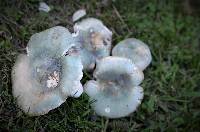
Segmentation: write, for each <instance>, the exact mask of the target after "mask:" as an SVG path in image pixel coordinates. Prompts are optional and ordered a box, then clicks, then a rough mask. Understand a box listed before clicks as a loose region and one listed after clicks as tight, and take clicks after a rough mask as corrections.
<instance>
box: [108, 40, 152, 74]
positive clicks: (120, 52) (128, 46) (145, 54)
mask: <svg viewBox="0 0 200 132" xmlns="http://www.w3.org/2000/svg"><path fill="white" fill-rule="evenodd" d="M112 55H113V56H119V57H125V58H129V59H131V60H132V61H133V62H134V63H135V65H136V66H137V67H138V68H139V69H141V70H144V69H145V68H146V67H147V66H148V65H149V64H150V63H151V60H152V57H151V52H150V50H149V47H148V46H147V45H146V44H145V43H143V42H142V41H140V40H138V39H135V38H128V39H125V40H123V41H121V42H119V43H118V44H117V45H116V46H115V47H114V48H113V50H112Z"/></svg>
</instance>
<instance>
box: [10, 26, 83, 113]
mask: <svg viewBox="0 0 200 132" xmlns="http://www.w3.org/2000/svg"><path fill="white" fill-rule="evenodd" d="M27 49H28V51H29V52H28V55H20V56H19V57H18V59H17V60H16V63H15V65H14V67H13V69H12V88H13V95H14V97H15V98H16V99H17V104H18V105H19V106H20V107H21V108H22V109H23V110H24V111H25V112H26V113H28V114H30V115H43V114H46V113H48V112H49V111H50V110H52V109H54V108H56V107H58V106H60V105H61V104H62V103H63V102H64V101H65V100H66V99H67V97H68V96H71V97H79V96H80V95H81V93H82V92H83V87H82V85H81V83H80V80H81V78H82V76H83V73H82V69H83V66H82V64H81V59H80V58H79V55H78V54H77V51H75V49H76V48H75V44H74V40H73V37H72V36H71V34H70V33H69V31H68V30H67V29H66V28H64V27H60V26H57V27H53V28H50V29H47V30H45V31H43V32H40V33H37V34H35V35H33V36H32V37H31V39H30V41H29V43H28V46H27ZM69 51H70V52H69Z"/></svg>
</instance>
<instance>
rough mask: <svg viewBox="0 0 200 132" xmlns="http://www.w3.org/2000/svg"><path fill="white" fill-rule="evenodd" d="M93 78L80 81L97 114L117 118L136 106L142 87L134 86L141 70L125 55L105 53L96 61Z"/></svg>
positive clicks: (139, 79) (138, 79)
mask: <svg viewBox="0 0 200 132" xmlns="http://www.w3.org/2000/svg"><path fill="white" fill-rule="evenodd" d="M93 75H94V77H95V78H96V80H90V81H88V82H86V84H85V85H84V90H85V92H86V94H88V96H89V97H90V100H91V101H92V100H94V102H93V103H92V107H93V109H94V110H95V112H96V113H97V114H98V115H101V116H105V117H109V118H119V117H124V116H127V115H129V114H130V113H132V112H133V111H135V110H136V108H137V107H138V105H139V104H140V103H141V100H142V99H143V88H142V87H140V86H138V85H139V84H140V83H141V82H142V80H143V78H144V75H143V72H142V71H141V70H140V69H138V68H137V67H136V65H135V64H134V63H133V62H132V61H131V60H130V59H127V58H122V57H113V56H109V57H105V58H103V59H101V60H99V61H98V62H97V66H96V69H95V71H94V74H93Z"/></svg>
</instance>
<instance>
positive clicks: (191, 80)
mask: <svg viewBox="0 0 200 132" xmlns="http://www.w3.org/2000/svg"><path fill="white" fill-rule="evenodd" d="M38 2H39V0H36V1H35V0H17V1H14V0H10V1H6V0H5V1H3V0H1V1H0V23H1V24H0V77H1V78H0V79H1V81H0V129H1V130H11V131H25V130H29V131H170V132H171V131H198V130H200V103H199V102H200V35H199V34H200V18H199V16H193V15H185V14H184V13H183V12H182V11H181V8H182V4H181V3H179V2H178V1H175V0H170V1H168V0H162V1H159V0H143V1H140V0H131V1H129V0H123V1H120V0H115V1H113V2H110V3H109V2H108V3H105V1H104V3H102V2H101V1H95V0H94V1H90V2H88V1H86V0H80V1H79V0H75V1H72V0H71V1H64V0H62V1H56V0H50V1H48V2H47V3H48V4H49V5H50V6H51V8H52V11H50V12H49V13H44V12H38ZM80 8H85V9H86V10H87V13H88V16H92V17H96V18H99V19H101V20H102V21H103V22H104V23H105V24H106V25H107V26H108V27H109V28H110V29H111V30H112V31H113V33H114V36H113V44H116V43H117V42H119V41H120V40H123V39H125V38H128V37H136V38H138V39H141V40H142V41H144V42H146V43H147V44H148V45H149V47H150V49H151V52H152V56H153V61H152V63H151V65H150V66H149V67H148V68H147V69H146V70H145V72H144V74H145V80H144V82H143V83H142V86H143V87H144V93H145V96H144V100H143V102H142V104H141V106H140V107H139V108H138V110H137V111H136V112H134V113H132V114H131V115H130V116H128V117H125V118H120V119H106V118H104V117H99V116H96V115H95V113H94V111H93V110H92V109H91V107H90V103H92V102H89V101H88V96H87V95H85V94H83V95H82V96H81V97H80V98H78V99H74V98H69V99H67V101H66V102H65V103H64V104H62V105H61V107H59V108H57V109H55V110H52V111H50V112H49V113H48V114H46V115H44V116H39V117H29V116H28V115H25V114H24V113H23V112H22V111H21V110H20V109H19V108H18V107H17V105H16V102H15V99H14V98H13V96H12V84H11V68H12V66H13V64H14V62H15V59H16V56H17V54H19V53H24V52H25V47H26V44H27V42H28V40H29V38H30V36H31V35H33V34H34V33H37V32H39V31H42V30H45V29H47V28H50V27H53V26H56V25H62V26H65V27H67V28H69V29H70V30H71V29H72V25H73V23H72V21H71V16H72V14H73V12H74V11H76V10H77V9H80ZM87 80H89V73H87V74H85V75H84V78H83V80H82V82H83V83H84V82H85V81H87Z"/></svg>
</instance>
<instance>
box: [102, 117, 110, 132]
mask: <svg viewBox="0 0 200 132" xmlns="http://www.w3.org/2000/svg"><path fill="white" fill-rule="evenodd" d="M108 123H109V119H108V118H107V119H106V122H105V127H104V129H103V132H106V129H107V128H108Z"/></svg>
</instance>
